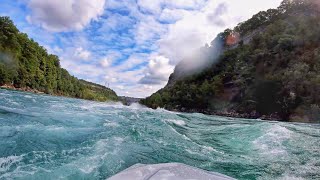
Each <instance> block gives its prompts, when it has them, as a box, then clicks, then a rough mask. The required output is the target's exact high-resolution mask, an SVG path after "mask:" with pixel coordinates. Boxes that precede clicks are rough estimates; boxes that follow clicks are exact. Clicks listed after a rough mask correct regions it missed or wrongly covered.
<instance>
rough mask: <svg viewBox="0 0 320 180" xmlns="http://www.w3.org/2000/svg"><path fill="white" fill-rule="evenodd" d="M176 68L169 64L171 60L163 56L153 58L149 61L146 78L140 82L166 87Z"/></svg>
mask: <svg viewBox="0 0 320 180" xmlns="http://www.w3.org/2000/svg"><path fill="white" fill-rule="evenodd" d="M173 69H174V66H172V65H170V64H169V59H168V58H165V57H163V56H156V57H153V58H152V59H151V60H150V61H149V65H148V68H147V69H146V71H145V76H144V77H143V78H142V79H141V80H140V81H139V83H141V84H155V85H164V84H165V83H166V82H167V81H168V77H169V75H170V74H171V73H172V72H173Z"/></svg>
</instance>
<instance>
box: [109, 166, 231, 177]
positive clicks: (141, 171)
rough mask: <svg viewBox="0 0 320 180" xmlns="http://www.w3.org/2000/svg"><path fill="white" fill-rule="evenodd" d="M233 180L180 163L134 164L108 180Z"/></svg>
mask: <svg viewBox="0 0 320 180" xmlns="http://www.w3.org/2000/svg"><path fill="white" fill-rule="evenodd" d="M127 179H128V180H164V179H165V180H187V179H190V180H191V179H192V180H195V179H196V180H234V178H231V177H228V176H225V175H223V174H220V173H214V172H209V171H205V170H202V169H198V168H194V167H191V166H188V165H185V164H181V163H167V164H154V165H146V164H136V165H133V166H131V167H129V168H128V169H126V170H124V171H122V172H120V173H118V174H116V175H114V176H112V177H110V178H109V179H108V180H127Z"/></svg>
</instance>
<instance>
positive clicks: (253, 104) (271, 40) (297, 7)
mask: <svg viewBox="0 0 320 180" xmlns="http://www.w3.org/2000/svg"><path fill="white" fill-rule="evenodd" d="M315 2H316V3H317V1H313V0H311V1H304V0H293V1H284V2H283V3H282V4H281V6H280V7H279V8H277V9H270V10H268V11H265V12H260V13H258V14H256V15H254V16H253V17H252V18H251V19H249V20H247V21H246V22H243V23H240V24H239V25H238V26H237V27H235V28H234V29H233V30H230V29H227V30H225V31H224V32H223V33H220V34H219V35H218V36H217V38H216V39H215V40H213V42H212V43H211V46H210V47H208V46H206V47H203V48H202V49H201V50H199V53H196V54H195V55H194V57H191V58H190V59H187V60H184V61H182V62H180V63H179V64H178V65H177V66H176V68H175V71H174V73H173V74H172V75H171V76H170V79H169V82H168V84H167V86H166V87H164V88H163V89H161V90H159V91H158V92H156V93H155V94H153V95H152V96H150V97H148V98H146V99H144V100H142V101H141V102H142V103H143V104H145V105H147V106H149V107H151V108H157V107H163V108H166V109H168V110H173V111H183V112H200V113H206V114H217V115H223V116H232V117H243V118H261V119H271V120H282V121H299V122H320V108H319V107H320V94H319V92H320V32H319V28H318V27H319V26H320V12H319V11H320V8H319V7H318V4H314V3H315ZM215 47H216V48H215ZM202 58H203V59H202ZM192 60H193V62H194V63H190V61H192ZM195 62H200V64H199V65H196V66H190V64H191V65H194V64H196V63H195Z"/></svg>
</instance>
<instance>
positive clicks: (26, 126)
mask: <svg viewBox="0 0 320 180" xmlns="http://www.w3.org/2000/svg"><path fill="white" fill-rule="evenodd" d="M0 96H1V98H2V101H1V102H0V179H1V180H2V179H41V180H42V179H106V178H108V177H110V176H112V175H114V174H115V173H118V172H120V171H122V170H124V169H126V168H127V167H130V166H132V165H134V164H137V163H143V164H155V163H167V162H180V163H184V164H188V165H190V166H195V167H198V168H201V169H205V170H208V171H214V172H219V173H222V174H226V175H228V176H231V177H234V178H236V179H320V168H319V167H320V166H319V165H320V150H319V149H320V125H317V124H313V125H310V124H301V123H300V124H292V123H283V122H266V121H261V120H247V119H236V118H225V117H219V116H207V115H203V114H197V113H195V114H185V113H175V112H169V111H166V110H164V109H157V110H152V109H148V108H146V107H144V106H141V105H139V104H133V105H131V106H123V105H122V104H120V103H100V102H91V101H85V100H79V99H70V98H62V97H52V96H46V95H34V94H30V93H24V92H13V91H8V90H0ZM33 100H34V101H33Z"/></svg>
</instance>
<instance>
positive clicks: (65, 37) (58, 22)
mask: <svg viewBox="0 0 320 180" xmlns="http://www.w3.org/2000/svg"><path fill="white" fill-rule="evenodd" d="M280 2H281V0H268V1H261V0H259V1H258V0H241V1H239V0H54V1H52V0H2V2H1V5H0V7H1V8H0V15H2V16H10V17H11V19H12V20H13V21H14V23H15V24H16V25H17V27H18V28H19V29H20V31H22V32H25V33H27V34H28V35H29V37H31V38H33V39H34V40H35V41H37V42H39V44H40V45H42V46H44V47H45V48H46V49H47V50H48V52H49V53H52V54H56V55H58V56H59V58H60V60H61V65H62V67H63V68H65V69H67V70H68V71H69V72H70V73H71V74H72V75H74V76H76V77H78V78H82V79H85V80H88V81H92V82H95V83H99V84H102V85H107V84H109V86H110V88H112V89H114V90H115V91H116V92H117V94H119V95H125V96H133V97H146V96H149V95H150V94H152V93H153V92H155V91H157V90H158V89H160V88H162V87H164V86H165V84H166V83H167V80H168V77H169V75H170V74H171V73H172V72H173V70H174V66H175V65H176V64H177V63H178V62H179V61H180V60H181V59H183V58H184V57H186V56H189V55H190V54H192V53H193V52H194V51H196V50H197V49H198V48H199V47H201V46H203V45H205V43H210V41H211V40H212V39H214V37H215V36H216V35H217V34H218V33H219V32H221V31H223V30H224V29H226V28H232V27H234V26H235V25H237V24H238V23H239V22H241V21H244V20H246V19H248V18H250V17H251V16H252V15H254V14H255V13H257V12H259V11H261V10H267V9H269V8H275V7H277V6H278V5H279V4H280Z"/></svg>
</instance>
